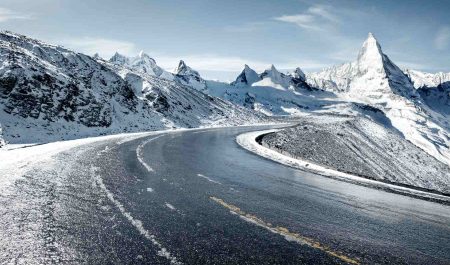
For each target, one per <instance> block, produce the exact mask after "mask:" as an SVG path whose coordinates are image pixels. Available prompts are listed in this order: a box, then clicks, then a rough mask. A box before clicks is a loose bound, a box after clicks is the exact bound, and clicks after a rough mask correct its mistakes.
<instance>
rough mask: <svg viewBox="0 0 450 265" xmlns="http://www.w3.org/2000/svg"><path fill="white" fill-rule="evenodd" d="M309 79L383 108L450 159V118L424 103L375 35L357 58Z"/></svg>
mask: <svg viewBox="0 0 450 265" xmlns="http://www.w3.org/2000/svg"><path fill="white" fill-rule="evenodd" d="M307 82H308V83H309V84H310V85H312V86H317V87H319V88H322V89H324V90H329V91H333V92H336V93H337V94H338V95H339V97H340V98H342V99H345V100H351V101H359V102H363V103H365V104H369V105H372V106H375V107H377V108H380V109H382V110H383V111H384V112H385V113H386V115H387V117H388V118H389V119H390V120H391V122H392V124H393V125H394V126H395V127H396V128H397V129H398V130H400V131H401V132H402V133H403V134H404V136H405V138H406V139H408V140H410V141H411V142H413V143H414V144H416V145H417V146H419V147H420V148H422V149H424V150H426V151H427V152H428V153H429V154H431V155H433V156H434V157H436V158H437V159H439V160H441V161H444V162H446V163H449V162H450V150H449V146H450V137H449V135H450V134H449V128H450V126H449V123H448V122H449V120H448V117H445V116H444V115H442V113H439V112H436V111H434V110H432V109H431V108H430V107H429V106H428V105H427V104H425V102H424V101H423V99H422V98H421V95H420V94H419V93H418V91H417V90H416V89H415V88H414V85H413V83H412V82H411V80H410V78H409V77H408V76H407V75H406V74H405V73H404V72H403V71H402V70H401V69H400V68H399V67H398V66H396V65H395V64H394V63H393V62H392V61H391V60H390V59H389V57H388V56H387V55H385V54H384V53H383V52H382V49H381V46H380V44H379V43H378V41H377V40H376V39H375V37H374V36H373V35H372V34H369V36H368V38H367V40H366V41H365V42H364V44H363V46H362V48H361V50H360V52H359V54H358V57H357V60H356V61H354V62H351V63H346V64H343V65H340V66H335V67H331V68H328V69H325V70H324V71H322V72H319V73H312V74H310V75H308V76H307Z"/></svg>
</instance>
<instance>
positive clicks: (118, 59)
mask: <svg viewBox="0 0 450 265" xmlns="http://www.w3.org/2000/svg"><path fill="white" fill-rule="evenodd" d="M109 61H110V62H111V63H116V64H122V65H123V64H127V63H128V61H129V59H128V57H126V56H125V55H122V54H120V53H118V52H116V53H115V54H114V55H113V56H112V57H111V59H109Z"/></svg>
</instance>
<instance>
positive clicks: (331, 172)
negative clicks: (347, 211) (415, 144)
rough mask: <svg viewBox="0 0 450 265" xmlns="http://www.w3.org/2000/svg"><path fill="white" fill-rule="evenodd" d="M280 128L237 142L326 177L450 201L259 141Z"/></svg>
mask: <svg viewBox="0 0 450 265" xmlns="http://www.w3.org/2000/svg"><path fill="white" fill-rule="evenodd" d="M279 131H280V129H272V130H264V131H256V132H250V133H244V134H241V135H238V136H237V137H236V142H237V143H238V144H239V145H241V146H242V147H243V148H245V149H247V150H249V151H251V152H254V153H256V154H258V155H260V156H262V157H265V158H268V159H271V160H274V161H276V162H279V163H281V164H284V165H287V166H290V167H294V168H298V169H301V170H304V171H309V172H313V173H316V174H319V175H323V176H326V177H331V178H335V179H338V180H342V181H347V182H351V183H356V184H360V185H365V186H369V187H374V188H379V189H384V190H388V191H391V192H396V193H400V194H404V195H408V196H414V197H419V198H423V199H429V200H435V201H439V202H443V203H446V204H447V203H450V197H449V196H445V195H440V194H435V193H430V192H427V191H422V190H418V189H413V188H408V187H404V186H399V185H394V184H391V183H386V182H381V181H377V180H372V179H368V178H364V177H360V176H356V175H353V174H349V173H344V172H341V171H338V170H335V169H333V168H330V167H326V166H323V165H320V164H316V163H312V162H310V161H306V160H302V159H299V158H293V157H291V156H288V155H285V154H282V153H280V152H278V151H275V150H272V149H270V148H268V147H264V146H262V145H261V144H259V143H258V142H257V138H259V137H261V136H262V135H265V134H270V133H276V132H279Z"/></svg>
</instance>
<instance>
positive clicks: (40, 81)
mask: <svg viewBox="0 0 450 265" xmlns="http://www.w3.org/2000/svg"><path fill="white" fill-rule="evenodd" d="M11 53H14V55H15V56H14V59H13V60H12V59H10V57H11V56H10V55H9V54H11ZM0 59H1V60H0V61H1V63H0V80H1V82H3V83H5V84H6V88H2V89H3V90H5V89H6V90H5V91H3V92H2V93H3V94H2V97H1V98H0V106H1V108H2V111H0V121H1V127H2V129H3V138H4V140H5V141H7V142H9V143H12V144H17V143H22V144H30V143H43V142H49V141H58V140H68V139H76V138H81V137H89V136H98V135H105V134H114V133H121V132H138V131H146V130H152V131H153V130H161V129H169V128H182V127H184V128H192V127H200V126H209V125H212V126H217V125H238V124H244V123H247V124H250V123H254V122H259V121H260V120H264V117H263V115H260V114H259V113H255V112H253V113H252V111H250V110H248V109H244V108H240V107H239V106H234V105H233V104H231V103H229V102H225V101H223V100H221V99H218V98H214V97H211V96H209V95H205V94H204V93H201V92H198V91H196V90H194V89H190V88H189V87H186V86H184V85H180V83H178V82H177V81H176V80H175V81H171V80H167V79H165V78H161V77H157V76H155V74H157V72H158V71H159V70H158V67H157V65H156V62H155V61H154V60H153V59H152V58H150V57H149V56H148V55H146V54H145V53H143V52H141V53H140V54H139V55H138V56H137V57H133V58H127V57H125V56H123V55H120V54H118V53H117V54H115V55H114V56H113V57H112V58H111V60H110V62H108V61H104V60H102V59H100V58H96V59H95V60H94V59H93V58H91V57H89V56H86V55H83V54H80V53H75V52H73V51H70V50H66V49H63V48H60V47H56V46H52V45H49V44H46V43H43V42H40V41H38V40H33V39H30V38H27V37H25V36H21V35H17V34H13V33H9V32H3V33H0ZM163 74H165V73H162V75H163ZM167 74H168V73H167ZM170 75H172V74H170ZM172 76H173V75H172Z"/></svg>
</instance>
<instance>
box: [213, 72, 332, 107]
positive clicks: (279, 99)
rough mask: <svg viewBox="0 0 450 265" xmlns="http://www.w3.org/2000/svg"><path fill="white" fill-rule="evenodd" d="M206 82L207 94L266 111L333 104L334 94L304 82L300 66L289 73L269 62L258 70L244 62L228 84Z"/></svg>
mask: <svg viewBox="0 0 450 265" xmlns="http://www.w3.org/2000/svg"><path fill="white" fill-rule="evenodd" d="M206 84H207V90H206V92H207V93H208V94H210V95H214V96H217V97H221V98H223V99H225V100H228V101H231V102H233V103H235V104H239V105H241V106H244V107H246V108H249V109H252V110H257V111H259V112H262V113H264V114H266V115H289V114H294V115H295V114H302V112H305V111H306V112H307V111H310V110H315V109H318V108H321V106H324V105H328V104H333V100H332V98H334V97H335V96H334V95H333V94H332V93H329V92H325V91H319V90H317V89H315V88H312V87H311V86H310V85H308V84H307V83H306V81H305V77H304V74H303V72H302V71H301V69H300V68H298V69H296V70H295V72H294V73H292V74H290V75H289V74H284V73H281V72H280V71H278V70H277V69H276V68H275V66H273V65H272V66H271V67H270V68H269V69H267V70H265V71H264V72H262V73H260V74H258V73H257V72H256V71H255V70H253V69H251V68H250V67H249V66H248V65H245V66H244V69H243V70H242V72H241V73H240V74H239V75H238V76H237V78H236V80H235V81H234V82H232V83H231V84H227V83H222V82H216V81H206ZM330 98H331V100H329V99H330Z"/></svg>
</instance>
